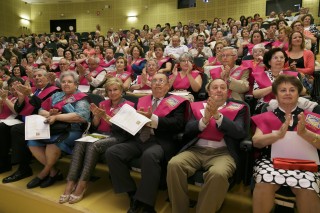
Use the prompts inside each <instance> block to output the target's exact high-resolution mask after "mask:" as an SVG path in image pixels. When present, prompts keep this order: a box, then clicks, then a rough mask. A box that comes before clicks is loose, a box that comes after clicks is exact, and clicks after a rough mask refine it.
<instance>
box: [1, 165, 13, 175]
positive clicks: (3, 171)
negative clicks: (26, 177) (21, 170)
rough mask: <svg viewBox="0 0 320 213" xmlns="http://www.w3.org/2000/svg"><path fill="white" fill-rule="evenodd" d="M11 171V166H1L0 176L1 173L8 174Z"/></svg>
mask: <svg viewBox="0 0 320 213" xmlns="http://www.w3.org/2000/svg"><path fill="white" fill-rule="evenodd" d="M11 169H12V166H11V165H7V166H1V167H0V174H2V173H5V172H8V171H10V170H11Z"/></svg>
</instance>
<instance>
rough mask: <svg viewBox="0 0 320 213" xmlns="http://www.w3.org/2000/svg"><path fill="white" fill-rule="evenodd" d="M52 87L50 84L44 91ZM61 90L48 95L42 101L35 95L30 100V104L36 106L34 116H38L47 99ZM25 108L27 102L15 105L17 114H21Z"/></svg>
mask: <svg viewBox="0 0 320 213" xmlns="http://www.w3.org/2000/svg"><path fill="white" fill-rule="evenodd" d="M48 87H51V85H50V84H48V85H47V86H46V87H45V88H44V89H46V88H48ZM58 91H59V90H55V91H53V92H51V93H49V94H48V95H46V96H45V97H44V98H43V99H40V98H39V97H38V96H36V95H33V96H32V97H31V99H30V100H29V103H30V104H31V105H32V106H34V110H33V112H32V114H38V110H39V109H40V108H41V104H42V102H43V101H45V100H46V99H47V98H49V97H51V96H52V95H53V94H54V93H56V92H58ZM24 106H25V102H24V101H23V102H22V103H21V104H19V103H18V101H16V103H15V105H14V110H15V111H16V112H17V113H20V112H21V111H22V110H23V108H24Z"/></svg>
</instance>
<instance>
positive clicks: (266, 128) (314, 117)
mask: <svg viewBox="0 0 320 213" xmlns="http://www.w3.org/2000/svg"><path fill="white" fill-rule="evenodd" d="M304 114H305V116H306V120H305V121H306V128H307V129H308V130H310V131H312V132H314V133H317V134H320V115H319V114H317V113H313V112H310V111H307V110H305V111H304ZM251 119H252V121H253V122H254V124H255V126H256V127H257V128H259V129H260V130H261V131H262V132H263V134H269V133H271V132H272V131H273V130H279V129H280V127H281V126H282V122H281V121H280V119H279V118H278V117H277V116H276V115H275V114H274V113H273V112H265V113H262V114H259V115H255V116H252V117H251ZM295 131H297V127H296V128H295Z"/></svg>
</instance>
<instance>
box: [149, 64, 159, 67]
mask: <svg viewBox="0 0 320 213" xmlns="http://www.w3.org/2000/svg"><path fill="white" fill-rule="evenodd" d="M156 66H157V65H156V64H148V66H147V67H156Z"/></svg>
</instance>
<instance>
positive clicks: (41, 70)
mask: <svg viewBox="0 0 320 213" xmlns="http://www.w3.org/2000/svg"><path fill="white" fill-rule="evenodd" d="M35 72H42V75H43V76H46V75H47V71H46V70H44V69H40V68H36V69H33V73H35Z"/></svg>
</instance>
